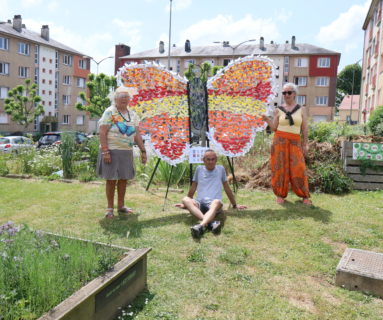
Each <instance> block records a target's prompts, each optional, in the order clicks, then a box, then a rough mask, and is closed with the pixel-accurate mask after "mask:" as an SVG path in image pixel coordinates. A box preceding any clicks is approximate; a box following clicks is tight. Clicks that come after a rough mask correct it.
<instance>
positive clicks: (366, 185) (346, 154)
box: [341, 141, 383, 190]
mask: <svg viewBox="0 0 383 320" xmlns="http://www.w3.org/2000/svg"><path fill="white" fill-rule="evenodd" d="M341 158H342V161H343V169H344V170H345V172H346V173H347V175H348V176H349V177H350V178H351V179H352V180H353V181H354V189H356V190H383V161H374V164H375V165H377V166H379V167H382V169H381V170H372V169H367V170H366V172H365V174H362V172H361V170H360V165H361V162H360V161H359V160H354V159H353V142H351V141H343V143H342V149H341Z"/></svg>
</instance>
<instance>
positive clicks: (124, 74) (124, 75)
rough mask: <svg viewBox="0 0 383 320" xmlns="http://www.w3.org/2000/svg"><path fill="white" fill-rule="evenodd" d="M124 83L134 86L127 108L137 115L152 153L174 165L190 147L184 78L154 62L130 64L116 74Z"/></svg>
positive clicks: (185, 154) (181, 159)
mask: <svg viewBox="0 0 383 320" xmlns="http://www.w3.org/2000/svg"><path fill="white" fill-rule="evenodd" d="M117 77H118V79H119V80H120V81H121V82H122V83H123V85H124V86H127V87H132V88H136V89H137V90H138V92H137V94H135V95H134V96H133V99H132V100H131V103H130V108H131V109H133V110H134V111H135V112H136V114H137V115H138V116H139V118H140V125H139V130H140V133H141V134H142V135H146V137H147V138H149V141H150V145H151V147H152V148H153V150H154V152H155V153H156V155H157V156H158V157H160V158H161V159H162V160H164V161H166V162H168V163H170V164H172V165H175V164H177V163H179V162H182V161H183V160H185V157H186V156H187V153H188V149H189V143H188V142H189V116H188V99H187V81H186V79H184V78H181V77H180V76H178V75H176V74H174V73H171V72H169V71H167V70H166V69H165V68H164V67H162V66H160V65H157V64H154V63H146V64H129V65H125V66H124V67H122V68H121V69H120V70H119V72H118V73H117Z"/></svg>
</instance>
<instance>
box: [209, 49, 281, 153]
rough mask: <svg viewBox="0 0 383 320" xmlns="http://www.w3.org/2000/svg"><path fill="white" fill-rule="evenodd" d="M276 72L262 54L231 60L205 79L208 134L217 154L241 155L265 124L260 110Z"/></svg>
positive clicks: (271, 93)
mask: <svg viewBox="0 0 383 320" xmlns="http://www.w3.org/2000/svg"><path fill="white" fill-rule="evenodd" d="M275 79H276V73H275V66H274V64H273V63H272V61H271V60H270V59H268V58H266V57H260V56H258V57H254V56H248V57H245V58H242V59H238V60H236V61H234V63H232V64H230V65H229V66H227V67H225V68H224V69H222V70H221V72H220V73H219V74H217V75H216V76H215V77H213V78H211V79H210V80H209V81H208V84H207V88H208V95H209V97H208V99H209V100H208V106H209V107H208V108H209V112H208V114H209V132H208V136H209V139H210V141H211V143H212V144H213V145H215V147H216V149H217V150H218V151H219V153H220V154H223V155H225V156H229V157H236V156H241V155H244V154H245V153H246V152H247V151H249V150H250V148H251V147H252V145H253V142H254V138H255V134H256V132H257V131H261V130H263V129H264V128H265V126H266V125H265V122H264V121H263V120H262V117H261V115H262V113H265V111H266V105H267V103H269V102H270V101H271V99H273V98H274V96H275V93H276V89H277V88H276V84H275Z"/></svg>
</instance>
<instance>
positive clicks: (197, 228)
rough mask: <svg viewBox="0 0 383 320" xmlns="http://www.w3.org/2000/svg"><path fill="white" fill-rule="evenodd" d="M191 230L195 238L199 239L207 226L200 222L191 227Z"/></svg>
mask: <svg viewBox="0 0 383 320" xmlns="http://www.w3.org/2000/svg"><path fill="white" fill-rule="evenodd" d="M190 231H191V235H192V237H193V238H196V239H199V238H201V237H202V235H203V233H204V232H205V228H204V227H203V226H202V225H200V224H196V225H194V226H192V227H191V228H190Z"/></svg>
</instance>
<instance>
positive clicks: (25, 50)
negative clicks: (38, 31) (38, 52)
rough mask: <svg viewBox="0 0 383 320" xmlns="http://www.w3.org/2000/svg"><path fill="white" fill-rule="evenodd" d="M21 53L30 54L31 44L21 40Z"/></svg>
mask: <svg viewBox="0 0 383 320" xmlns="http://www.w3.org/2000/svg"><path fill="white" fill-rule="evenodd" d="M18 52H19V53H20V54H24V55H26V56H29V44H28V43H25V42H19V51H18Z"/></svg>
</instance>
